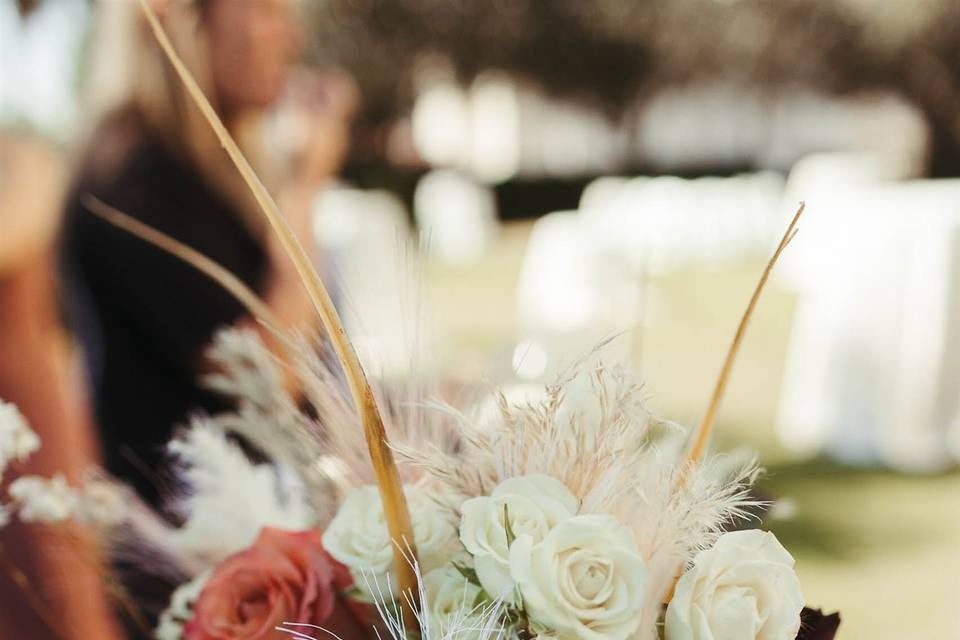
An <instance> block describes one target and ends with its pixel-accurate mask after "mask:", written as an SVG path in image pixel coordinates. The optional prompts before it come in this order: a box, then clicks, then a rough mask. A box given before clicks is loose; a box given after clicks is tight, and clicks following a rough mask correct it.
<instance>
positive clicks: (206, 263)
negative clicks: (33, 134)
mask: <svg viewBox="0 0 960 640" xmlns="http://www.w3.org/2000/svg"><path fill="white" fill-rule="evenodd" d="M83 204H84V206H86V207H87V209H89V210H90V212H91V213H93V214H94V215H95V216H98V217H99V218H102V219H103V220H106V221H107V222H109V223H110V224H112V225H113V226H115V227H118V228H120V229H123V230H124V231H127V232H128V233H131V234H133V235H135V236H136V237H138V238H140V239H141V240H143V241H144V242H147V243H149V244H152V245H153V246H155V247H158V248H159V249H162V250H164V251H166V252H168V253H170V254H172V255H174V256H176V257H177V258H180V259H181V260H183V261H184V262H186V263H187V264H189V265H190V266H192V267H194V268H195V269H197V270H198V271H200V272H201V273H203V274H205V275H206V276H208V277H209V278H210V279H211V280H213V281H215V282H216V283H217V284H219V285H220V286H221V287H223V288H224V289H226V290H227V291H228V292H229V293H230V294H231V295H233V297H235V298H236V299H237V300H238V301H239V302H240V304H242V305H243V306H244V307H245V308H246V309H247V311H249V312H250V314H251V315H253V316H254V317H255V318H256V319H257V320H259V321H260V322H262V323H263V324H264V325H266V326H267V328H268V329H270V330H271V331H273V332H274V333H279V329H278V327H280V322H279V321H278V320H277V318H276V317H275V316H274V315H273V312H272V311H271V310H270V307H268V306H267V305H266V303H265V302H264V301H263V300H261V299H260V297H259V296H257V294H256V293H254V292H253V291H251V290H250V288H249V287H248V286H247V285H246V284H244V283H243V281H242V280H240V279H239V278H237V277H236V276H235V275H233V274H232V273H230V272H229V271H227V270H226V269H224V268H223V267H222V266H220V265H219V264H217V263H216V262H214V261H213V260H211V259H210V258H208V257H207V256H205V255H203V254H202V253H200V252H199V251H197V250H196V249H193V248H191V247H188V246H187V245H185V244H183V243H182V242H180V241H179V240H176V239H174V238H171V237H170V236H168V235H167V234H165V233H163V232H162V231H157V230H156V229H154V228H153V227H151V226H149V225H146V224H144V223H142V222H140V221H139V220H136V219H135V218H131V217H130V216H128V215H127V214H125V213H123V212H122V211H119V210H118V209H115V208H114V207H111V206H110V205H108V204H106V203H104V202H103V201H101V200H99V199H98V198H96V197H94V196H92V195H89V194H88V195H86V196H84V198H83Z"/></svg>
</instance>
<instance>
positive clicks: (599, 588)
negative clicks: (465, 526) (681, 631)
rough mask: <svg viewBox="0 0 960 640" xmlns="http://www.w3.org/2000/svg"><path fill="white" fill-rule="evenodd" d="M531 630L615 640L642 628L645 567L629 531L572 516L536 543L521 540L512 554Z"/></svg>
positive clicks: (575, 639)
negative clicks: (540, 629)
mask: <svg viewBox="0 0 960 640" xmlns="http://www.w3.org/2000/svg"><path fill="white" fill-rule="evenodd" d="M510 573H511V575H512V576H513V579H514V580H516V582H517V586H518V587H519V588H520V594H521V595H522V597H523V603H524V605H525V606H526V610H527V613H528V614H529V616H530V619H531V622H532V624H533V626H534V628H539V627H543V628H544V631H548V630H549V631H552V633H551V634H549V635H550V636H552V637H556V638H558V639H560V640H617V639H621V640H622V639H624V638H627V637H628V636H630V635H631V634H633V633H634V632H635V631H636V630H637V627H638V626H639V624H640V607H641V604H642V601H643V597H644V593H645V591H646V586H647V568H646V566H645V565H644V562H643V558H641V557H640V553H639V552H638V550H637V544H636V542H635V541H634V539H633V535H632V534H631V532H630V530H629V529H628V528H627V527H625V526H623V525H621V524H620V523H619V522H618V521H617V520H616V519H615V518H611V517H609V516H575V517H573V518H570V519H569V520H566V521H564V522H561V523H560V524H558V525H557V526H556V527H555V528H554V529H553V530H552V531H551V532H550V533H548V534H547V535H546V537H545V538H544V539H543V541H542V542H540V543H539V544H536V543H534V541H533V539H532V538H531V537H530V536H525V535H524V536H520V537H518V538H517V540H516V542H514V543H513V546H512V548H511V549H510Z"/></svg>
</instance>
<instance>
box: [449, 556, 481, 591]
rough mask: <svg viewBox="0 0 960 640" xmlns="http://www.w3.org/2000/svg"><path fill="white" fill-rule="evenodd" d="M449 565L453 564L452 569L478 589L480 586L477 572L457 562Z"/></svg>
mask: <svg viewBox="0 0 960 640" xmlns="http://www.w3.org/2000/svg"><path fill="white" fill-rule="evenodd" d="M451 564H453V568H454V569H456V570H457V571H459V572H460V575H462V576H463V577H464V578H466V579H467V582H469V583H470V584H474V585H477V586H478V587H479V586H480V578H478V577H477V572H476V570H475V569H474V568H473V567H468V566H466V565H463V564H460V563H459V562H453V563H451Z"/></svg>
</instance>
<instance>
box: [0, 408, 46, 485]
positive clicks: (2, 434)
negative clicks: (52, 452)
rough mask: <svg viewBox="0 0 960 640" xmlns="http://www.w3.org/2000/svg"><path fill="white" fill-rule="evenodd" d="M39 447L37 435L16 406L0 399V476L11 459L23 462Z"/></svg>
mask: <svg viewBox="0 0 960 640" xmlns="http://www.w3.org/2000/svg"><path fill="white" fill-rule="evenodd" d="M39 448H40V438H38V437H37V434H35V433H34V432H33V431H32V430H31V429H30V427H28V426H27V421H26V420H24V418H23V415H22V414H21V413H20V411H19V410H17V408H16V407H15V406H14V405H12V404H10V403H9V402H3V401H2V400H0V476H2V475H3V472H4V471H5V470H6V468H7V465H8V464H10V462H11V461H14V460H16V461H18V462H23V461H24V460H26V459H27V458H28V457H30V454H32V453H33V452H34V451H36V450H37V449H39Z"/></svg>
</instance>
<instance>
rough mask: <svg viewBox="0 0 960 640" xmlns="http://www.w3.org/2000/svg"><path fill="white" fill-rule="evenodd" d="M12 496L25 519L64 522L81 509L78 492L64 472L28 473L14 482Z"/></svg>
mask: <svg viewBox="0 0 960 640" xmlns="http://www.w3.org/2000/svg"><path fill="white" fill-rule="evenodd" d="M10 497H11V498H13V500H14V502H15V503H16V504H17V507H18V509H19V514H20V519H21V520H22V521H23V522H63V521H64V520H68V519H69V518H72V517H73V516H74V515H75V513H76V509H77V495H76V493H75V492H74V490H73V489H71V488H70V485H68V484H67V481H66V479H65V478H64V477H63V474H60V473H58V474H57V475H55V476H53V478H50V479H47V478H43V477H41V476H24V477H22V478H19V479H17V480H14V481H13V483H11V484H10Z"/></svg>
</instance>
